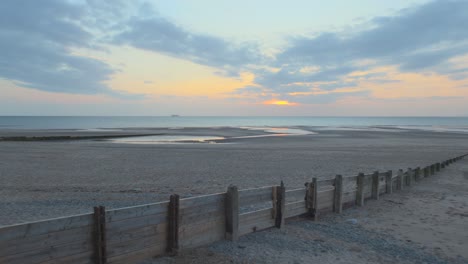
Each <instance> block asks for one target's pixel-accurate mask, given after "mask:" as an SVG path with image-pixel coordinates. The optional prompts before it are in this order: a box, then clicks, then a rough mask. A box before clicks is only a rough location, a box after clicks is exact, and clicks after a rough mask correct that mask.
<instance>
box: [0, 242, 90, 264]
mask: <svg viewBox="0 0 468 264" xmlns="http://www.w3.org/2000/svg"><path fill="white" fill-rule="evenodd" d="M93 249H94V245H93V243H92V242H91V241H89V240H85V241H79V242H75V243H69V244H61V245H57V246H51V247H43V248H40V249H35V250H32V251H27V252H23V253H20V254H15V255H9V256H1V257H0V263H5V264H7V263H12V264H13V263H14V264H16V263H21V264H37V263H41V262H44V261H51V260H53V259H57V258H62V257H66V256H70V255H75V254H79V253H84V252H88V251H92V250H93Z"/></svg>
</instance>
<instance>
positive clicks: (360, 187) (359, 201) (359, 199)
mask: <svg viewBox="0 0 468 264" xmlns="http://www.w3.org/2000/svg"><path fill="white" fill-rule="evenodd" d="M356 181H357V191H356V205H357V206H364V173H362V172H361V173H359V175H358V176H357V180H356Z"/></svg>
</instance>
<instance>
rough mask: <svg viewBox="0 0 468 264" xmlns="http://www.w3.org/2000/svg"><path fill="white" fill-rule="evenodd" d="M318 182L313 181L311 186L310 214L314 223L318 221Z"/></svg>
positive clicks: (315, 179) (314, 179)
mask: <svg viewBox="0 0 468 264" xmlns="http://www.w3.org/2000/svg"><path fill="white" fill-rule="evenodd" d="M318 187H319V186H318V181H317V178H313V179H312V184H310V185H309V192H308V194H309V201H310V202H309V203H310V207H309V214H310V216H311V217H312V219H313V220H314V221H317V220H318Z"/></svg>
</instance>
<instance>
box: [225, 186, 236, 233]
mask: <svg viewBox="0 0 468 264" xmlns="http://www.w3.org/2000/svg"><path fill="white" fill-rule="evenodd" d="M238 238H239V192H238V190H237V187H236V186H229V187H228V190H227V193H226V239H227V240H230V241H237V239H238Z"/></svg>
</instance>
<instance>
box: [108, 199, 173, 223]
mask: <svg viewBox="0 0 468 264" xmlns="http://www.w3.org/2000/svg"><path fill="white" fill-rule="evenodd" d="M168 203H169V202H168V201H165V202H159V203H152V204H145V205H140V206H131V207H125V208H119V209H114V210H108V211H107V212H106V222H108V223H109V222H115V221H121V220H126V219H131V218H136V217H142V216H147V215H154V214H163V215H167V206H168Z"/></svg>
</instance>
